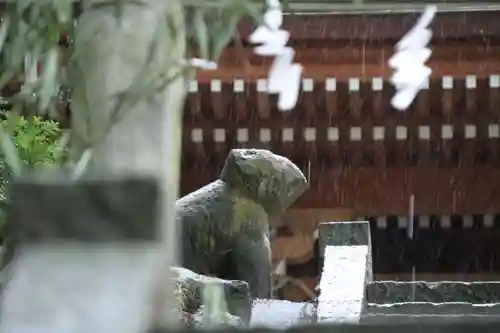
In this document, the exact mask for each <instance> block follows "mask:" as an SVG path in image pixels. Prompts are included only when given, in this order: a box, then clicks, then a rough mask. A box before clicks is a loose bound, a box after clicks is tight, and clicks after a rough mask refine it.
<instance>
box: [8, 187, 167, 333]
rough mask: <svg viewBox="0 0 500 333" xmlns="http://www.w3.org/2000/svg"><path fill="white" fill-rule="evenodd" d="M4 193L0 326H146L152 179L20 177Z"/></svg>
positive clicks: (153, 226) (153, 254)
mask: <svg viewBox="0 0 500 333" xmlns="http://www.w3.org/2000/svg"><path fill="white" fill-rule="evenodd" d="M11 195H12V208H11V211H10V214H9V217H8V218H9V223H11V225H12V229H13V231H14V233H13V237H14V241H15V244H16V253H15V259H14V261H13V262H12V265H11V266H10V270H9V274H8V277H9V278H8V281H7V284H6V287H5V289H4V295H3V299H2V304H1V311H2V318H1V319H2V320H1V326H0V332H2V333H19V332H40V333H88V332H92V333H108V332H109V333H111V332H113V333H115V332H120V333H139V332H144V331H146V330H147V328H148V327H149V326H150V321H151V319H152V304H153V301H152V298H153V295H155V294H157V293H158V292H159V291H158V290H154V288H155V286H157V284H158V274H159V270H160V269H161V268H163V267H164V263H162V261H164V260H163V259H164V254H162V253H161V252H160V251H159V249H161V248H162V247H161V237H159V236H158V235H161V234H160V233H159V229H160V228H159V225H158V219H157V212H158V207H157V203H158V195H159V190H158V187H157V184H156V181H154V180H151V179H121V180H120V179H119V180H88V181H82V182H78V183H73V182H69V181H66V180H64V179H50V180H24V181H20V182H18V183H17V184H15V185H14V186H13V188H12V192H11ZM165 283H168V281H165Z"/></svg>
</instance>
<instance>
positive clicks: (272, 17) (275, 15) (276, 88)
mask: <svg viewBox="0 0 500 333" xmlns="http://www.w3.org/2000/svg"><path fill="white" fill-rule="evenodd" d="M267 7H268V10H267V12H266V13H265V14H264V24H263V25H261V26H259V27H258V28H257V29H256V30H255V31H254V32H253V33H252V34H251V35H250V37H249V40H250V42H251V43H254V44H260V45H259V46H257V47H255V48H254V52H255V54H258V55H260V56H264V57H275V58H274V62H273V64H272V66H271V69H270V70H269V76H268V78H267V84H268V87H267V89H268V92H269V93H272V94H278V108H279V109H280V110H281V111H287V110H290V109H292V108H293V107H294V106H295V104H296V103H297V99H298V97H299V90H300V77H301V75H302V66H301V65H300V64H297V63H293V58H294V56H295V51H294V50H293V49H292V48H291V47H287V46H286V44H287V43H288V40H289V39H290V34H289V33H288V32H287V31H285V30H282V29H280V28H281V25H282V23H283V12H282V9H281V5H280V3H279V0H267Z"/></svg>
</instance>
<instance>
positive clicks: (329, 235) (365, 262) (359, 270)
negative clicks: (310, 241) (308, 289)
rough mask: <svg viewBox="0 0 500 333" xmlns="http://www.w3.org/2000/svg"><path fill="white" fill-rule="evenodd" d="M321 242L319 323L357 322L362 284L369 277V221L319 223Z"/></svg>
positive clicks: (359, 312) (359, 313) (362, 302)
mask: <svg viewBox="0 0 500 333" xmlns="http://www.w3.org/2000/svg"><path fill="white" fill-rule="evenodd" d="M320 241H321V245H322V249H323V255H324V264H323V272H322V274H321V280H320V284H319V292H320V295H319V298H318V307H317V320H318V323H359V321H360V317H361V314H362V311H363V308H364V306H365V300H364V298H365V297H364V295H365V286H366V283H367V281H371V277H372V273H371V272H372V267H371V246H370V229H369V223H368V222H366V221H362V222H332V223H322V224H321V225H320Z"/></svg>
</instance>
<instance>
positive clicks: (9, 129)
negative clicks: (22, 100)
mask: <svg viewBox="0 0 500 333" xmlns="http://www.w3.org/2000/svg"><path fill="white" fill-rule="evenodd" d="M0 127H1V128H2V130H3V134H4V135H6V136H7V138H6V139H10V141H11V142H12V144H13V146H14V148H15V154H16V156H17V158H18V159H19V164H20V165H19V166H20V168H21V172H24V171H27V170H30V169H32V168H34V167H37V166H48V165H54V164H57V163H59V162H61V161H62V159H63V157H64V154H65V149H63V148H61V147H60V145H59V139H60V138H61V135H62V132H61V129H60V128H59V124H58V123H57V122H55V121H52V120H42V119H40V118H39V117H32V118H25V117H22V116H19V115H16V114H14V113H9V112H5V113H3V114H2V120H0ZM5 153H6V152H5V149H2V150H1V151H0V169H1V179H0V200H5V197H6V194H5V188H6V185H7V183H8V181H9V180H10V179H11V178H12V176H13V170H12V167H11V166H10V165H9V163H6V158H5V157H6V154H5Z"/></svg>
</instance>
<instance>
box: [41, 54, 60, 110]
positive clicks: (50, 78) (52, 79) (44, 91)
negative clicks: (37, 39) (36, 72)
mask: <svg viewBox="0 0 500 333" xmlns="http://www.w3.org/2000/svg"><path fill="white" fill-rule="evenodd" d="M58 65H59V53H58V50H57V49H56V48H52V49H51V50H50V52H49V54H48V55H47V57H46V58H45V62H44V70H43V74H42V78H41V81H42V82H41V84H42V86H41V88H40V94H39V96H38V97H39V99H38V106H39V108H40V110H45V109H47V107H48V106H49V104H50V101H51V99H52V97H53V96H54V95H55V94H56V93H57V72H58Z"/></svg>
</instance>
